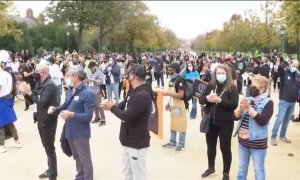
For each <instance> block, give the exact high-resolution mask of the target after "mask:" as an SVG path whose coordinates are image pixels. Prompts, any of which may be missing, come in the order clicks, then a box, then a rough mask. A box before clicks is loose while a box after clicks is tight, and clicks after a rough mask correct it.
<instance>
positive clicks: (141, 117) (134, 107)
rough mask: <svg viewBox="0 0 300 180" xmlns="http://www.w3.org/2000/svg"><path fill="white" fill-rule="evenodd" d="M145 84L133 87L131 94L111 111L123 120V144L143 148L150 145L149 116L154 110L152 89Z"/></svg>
mask: <svg viewBox="0 0 300 180" xmlns="http://www.w3.org/2000/svg"><path fill="white" fill-rule="evenodd" d="M149 86H150V85H148V84H144V85H141V86H139V87H137V88H136V89H132V91H131V93H130V95H129V96H127V97H126V98H125V99H124V101H122V102H121V103H120V104H118V106H113V108H112V109H111V112H112V113H113V114H115V115H116V116H117V117H118V118H120V119H121V120H122V123H121V128H120V137H119V139H120V142H121V144H122V145H123V146H127V147H131V148H134V149H141V148H145V147H149V146H150V133H149V118H150V115H151V111H152V100H153V99H152V98H153V96H152V90H151V88H150V87H149Z"/></svg>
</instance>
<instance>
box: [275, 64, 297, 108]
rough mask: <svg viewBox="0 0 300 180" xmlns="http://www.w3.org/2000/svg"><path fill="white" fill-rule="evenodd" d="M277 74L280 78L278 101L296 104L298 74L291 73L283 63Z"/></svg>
mask: <svg viewBox="0 0 300 180" xmlns="http://www.w3.org/2000/svg"><path fill="white" fill-rule="evenodd" d="M278 73H279V77H280V90H279V99H280V100H283V101H287V102H296V100H297V97H298V93H299V88H300V75H299V73H298V72H293V73H292V72H291V71H290V70H289V68H288V67H287V66H286V65H285V64H284V63H281V64H280V65H279V67H278Z"/></svg>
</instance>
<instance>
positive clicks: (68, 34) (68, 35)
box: [67, 31, 70, 51]
mask: <svg viewBox="0 0 300 180" xmlns="http://www.w3.org/2000/svg"><path fill="white" fill-rule="evenodd" d="M69 37H70V32H69V31H67V44H68V51H70V47H69Z"/></svg>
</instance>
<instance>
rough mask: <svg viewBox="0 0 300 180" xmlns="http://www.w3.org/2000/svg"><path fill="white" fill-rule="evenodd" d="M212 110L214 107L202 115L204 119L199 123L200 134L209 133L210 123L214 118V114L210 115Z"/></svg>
mask: <svg viewBox="0 0 300 180" xmlns="http://www.w3.org/2000/svg"><path fill="white" fill-rule="evenodd" d="M212 109H214V107H212V108H211V109H210V111H209V113H205V114H204V117H203V118H202V120H201V122H200V132H202V133H208V131H209V124H210V121H211V120H212V119H213V118H214V114H213V115H212Z"/></svg>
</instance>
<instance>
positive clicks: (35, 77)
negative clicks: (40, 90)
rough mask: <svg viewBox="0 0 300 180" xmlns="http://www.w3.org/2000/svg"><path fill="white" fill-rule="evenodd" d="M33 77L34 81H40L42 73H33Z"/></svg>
mask: <svg viewBox="0 0 300 180" xmlns="http://www.w3.org/2000/svg"><path fill="white" fill-rule="evenodd" d="M32 77H33V80H34V81H36V82H37V81H40V79H41V76H40V74H39V73H34V74H33V75H32Z"/></svg>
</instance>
